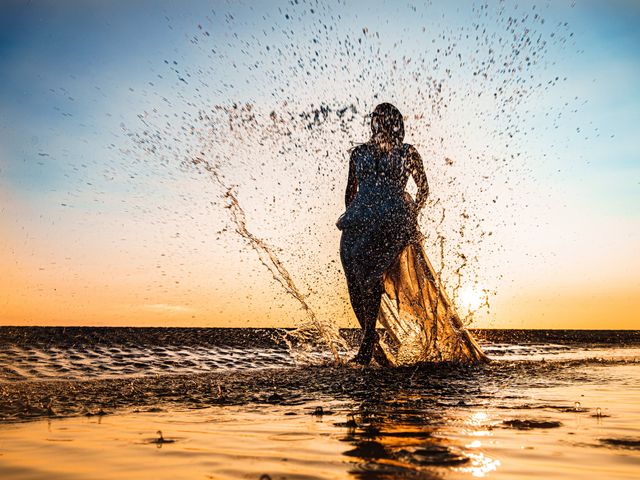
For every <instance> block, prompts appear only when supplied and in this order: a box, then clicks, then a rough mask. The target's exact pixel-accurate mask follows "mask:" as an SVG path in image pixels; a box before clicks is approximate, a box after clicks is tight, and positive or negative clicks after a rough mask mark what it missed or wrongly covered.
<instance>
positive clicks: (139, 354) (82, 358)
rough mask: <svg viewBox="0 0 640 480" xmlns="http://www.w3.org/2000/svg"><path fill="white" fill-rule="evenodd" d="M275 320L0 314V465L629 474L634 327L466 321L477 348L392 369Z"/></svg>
mask: <svg viewBox="0 0 640 480" xmlns="http://www.w3.org/2000/svg"><path fill="white" fill-rule="evenodd" d="M281 333H282V332H275V331H257V330H234V331H224V330H206V329H200V330H198V329H93V330H92V329H75V330H74V329H67V330H55V329H40V330H37V329H10V328H4V329H0V336H1V338H2V343H1V344H0V368H1V369H2V370H1V371H2V374H1V380H2V383H0V418H1V420H2V421H3V424H2V425H0V476H1V477H2V478H16V479H27V478H29V479H32V478H48V479H49V478H104V479H111V478H154V479H162V478H255V479H259V478H261V476H263V475H268V476H269V477H263V479H266V478H272V479H277V478H289V479H291V478H363V479H370V478H371V479H373V478H474V477H487V478H505V479H507V478H508V479H511V478H525V477H526V478H539V477H543V476H544V477H548V478H578V477H588V478H614V479H615V478H637V471H638V468H639V467H640V400H639V398H640V375H639V369H638V367H639V366H640V348H639V347H640V342H638V333H637V332H557V331H556V332H543V331H538V332H515V331H494V332H490V331H479V332H476V334H477V335H478V336H479V337H480V338H481V339H482V342H483V345H484V347H485V350H486V351H487V353H489V355H490V356H491V357H492V358H493V359H494V361H493V362H491V363H490V364H488V365H482V366H476V367H456V366H451V365H449V366H447V365H430V366H427V365H423V366H419V367H413V368H406V369H393V370H384V369H380V368H377V367H371V368H352V367H344V366H334V365H332V364H331V363H330V362H328V360H329V358H328V357H327V356H326V355H324V356H323V354H322V352H319V351H316V352H311V353H307V355H305V356H304V357H301V356H300V355H297V354H291V353H290V351H289V350H288V349H287V348H286V346H285V345H283V344H282V342H280V341H278V339H279V338H281V337H280V335H281ZM344 334H345V336H346V337H347V338H351V337H352V336H353V332H345V333H344ZM88 345H90V346H88ZM243 345H247V346H243ZM348 354H349V353H348V352H345V355H348ZM158 431H161V432H162V439H163V440H160V434H159V433H158Z"/></svg>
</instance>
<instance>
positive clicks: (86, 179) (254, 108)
mask: <svg viewBox="0 0 640 480" xmlns="http://www.w3.org/2000/svg"><path fill="white" fill-rule="evenodd" d="M58 8H59V11H58V10H56V11H55V12H53V13H52V14H51V15H39V16H38V18H32V19H29V18H27V17H28V16H27V17H25V18H26V20H24V22H25V23H24V24H23V23H19V22H18V23H16V25H15V26H14V27H12V28H11V29H8V30H7V32H6V36H7V37H8V38H11V39H13V41H12V42H9V43H7V45H8V46H7V48H6V49H5V50H3V55H4V58H5V60H4V62H5V66H6V68H5V72H7V73H6V75H3V76H2V78H0V100H1V101H2V104H3V115H2V118H0V265H1V266H2V275H0V324H2V325H157V326H169V325H179V326H192V325H193V326H200V325H204V326H238V327H259V326H276V327H277V326H295V325H297V324H299V323H300V322H301V321H303V320H304V315H303V312H302V311H301V310H300V308H299V306H298V305H297V304H296V302H295V300H293V299H292V298H289V297H287V296H286V294H285V293H284V292H283V290H282V288H281V286H280V285H278V283H277V282H276V281H275V280H274V279H273V278H272V277H271V275H270V274H269V273H268V272H267V271H266V270H265V268H264V267H263V265H261V264H260V262H259V261H258V258H257V256H256V254H255V252H253V251H251V250H250V248H249V247H248V246H247V244H246V243H245V242H244V241H243V240H242V239H241V238H240V237H239V236H238V235H237V234H236V233H235V232H234V228H235V227H234V225H233V223H232V222H231V221H230V217H229V211H228V210H227V209H226V208H225V201H224V198H223V194H224V191H223V190H222V189H221V188H220V186H219V185H217V184H216V183H215V182H212V181H211V179H210V177H209V176H208V174H207V172H204V171H203V170H202V168H201V167H200V168H199V169H198V168H185V167H184V164H183V162H184V161H185V159H186V161H187V162H188V161H189V160H190V159H193V158H195V157H199V156H203V157H205V158H206V159H207V160H208V161H209V162H211V165H215V169H216V172H217V173H218V174H220V175H221V176H222V178H224V181H225V182H226V183H227V184H228V185H229V186H232V187H234V188H235V190H236V191H237V194H238V198H239V199H240V202H241V204H242V205H243V207H244V209H245V210H246V213H247V222H248V227H249V229H250V230H251V232H253V233H254V234H256V235H257V236H258V237H260V238H262V239H264V240H265V241H266V242H267V243H268V244H269V245H271V246H272V247H273V248H274V250H275V251H276V252H277V254H278V256H279V258H281V260H282V261H283V264H284V265H285V266H286V268H287V269H288V270H289V271H290V273H291V275H292V277H293V279H294V280H295V282H296V284H297V285H298V287H299V288H300V290H301V291H302V292H304V293H305V294H306V295H307V300H308V302H309V304H310V306H311V307H312V308H313V309H314V310H315V311H316V313H317V315H318V317H319V318H321V319H324V320H325V321H329V322H336V323H338V324H340V325H343V326H355V320H354V317H353V314H352V312H351V309H350V306H349V303H348V299H347V292H346V283H345V280H344V278H343V273H342V270H341V266H340V260H339V255H338V245H339V232H338V230H337V229H336V228H335V226H334V223H335V221H336V219H337V217H338V216H339V215H340V214H341V213H342V210H343V205H342V204H343V198H344V197H343V189H344V186H345V183H346V175H347V155H348V154H347V150H348V149H349V148H350V147H351V146H353V145H354V144H355V143H358V142H363V141H366V139H367V137H368V130H367V118H366V114H367V113H368V112H369V111H371V110H372V109H373V108H374V106H375V105H376V103H378V102H380V101H383V100H384V101H391V102H393V103H394V104H396V105H397V106H398V107H399V109H400V110H401V111H402V112H403V114H404V115H405V119H406V127H407V128H406V129H407V137H406V141H408V142H410V143H412V144H414V145H415V146H416V147H417V148H418V150H419V152H420V153H421V154H422V157H423V161H424V165H425V169H426V172H427V176H428V179H429V183H430V186H431V193H430V198H429V203H428V205H427V206H426V208H425V210H424V212H423V216H422V219H421V228H422V231H423V232H424V234H425V248H426V251H427V253H428V255H429V257H430V259H431V261H432V263H433V264H434V265H441V260H442V265H443V268H442V278H443V281H444V282H445V285H446V286H447V289H448V291H449V292H450V293H453V292H454V286H455V285H456V282H457V279H456V274H455V272H456V270H457V269H459V268H460V267H462V269H461V270H460V271H461V277H460V282H461V288H460V290H459V291H460V292H462V293H463V294H461V295H460V297H459V298H456V302H457V304H458V305H459V307H460V311H461V313H462V315H463V316H464V315H465V313H466V312H465V309H464V305H465V303H467V302H468V301H471V303H477V299H478V298H479V297H480V296H481V295H483V294H484V293H483V292H487V293H486V294H487V295H488V299H489V303H490V305H491V307H490V309H489V310H488V311H487V310H486V309H483V310H481V311H479V312H477V314H476V315H475V316H474V318H473V323H472V326H474V327H495V328H607V329H609V328H611V329H616V328H629V329H635V328H640V276H639V275H638V273H637V272H638V271H640V255H638V254H637V250H638V245H640V209H639V206H640V197H639V196H638V195H639V190H638V183H637V179H638V178H640V177H639V174H640V150H639V148H638V142H637V139H638V138H640V130H639V128H640V127H639V125H640V117H639V116H638V115H639V114H638V112H640V94H639V93H638V89H637V78H638V75H639V74H640V56H639V55H638V50H637V45H638V29H637V25H636V24H635V23H634V20H633V19H634V18H637V13H638V12H637V8H636V7H634V6H633V5H632V4H629V5H626V4H620V5H617V6H616V7H611V6H604V5H596V4H589V5H586V4H585V5H578V6H575V8H573V7H572V8H569V7H567V6H561V5H556V4H547V5H546V6H544V7H543V6H540V7H539V8H538V10H536V11H537V12H538V13H539V15H536V16H535V17H534V16H530V15H526V14H524V12H523V11H522V10H520V9H518V8H516V6H515V4H514V5H510V4H509V5H503V8H504V11H502V10H500V9H491V8H489V9H487V10H486V11H485V14H486V15H485V16H482V15H480V14H478V12H475V11H473V10H471V9H470V10H468V11H467V10H466V9H465V8H462V7H460V8H458V7H456V8H451V6H450V5H448V4H447V3H445V2H441V3H439V2H435V3H434V4H433V5H431V6H430V7H429V8H428V9H427V8H425V9H423V10H420V9H418V10H413V9H410V8H405V7H403V6H398V7H397V11H395V10H394V12H393V15H388V14H387V13H385V12H378V11H375V9H373V10H367V11H365V12H363V11H361V10H359V9H358V8H355V7H353V6H351V5H347V6H344V8H343V11H341V12H340V15H339V16H338V15H337V12H332V11H331V8H329V9H328V10H327V12H328V13H327V12H325V11H324V10H323V11H322V12H319V13H318V15H319V16H318V19H316V20H314V19H313V18H311V17H305V16H303V15H301V16H299V17H298V16H296V15H292V16H291V18H289V20H288V21H287V23H286V25H284V24H281V23H280V22H282V21H283V20H282V19H280V18H279V17H278V18H272V17H270V16H269V15H270V12H268V11H260V8H262V7H260V8H258V7H256V9H255V10H254V9H251V8H248V7H246V6H243V5H232V6H228V7H225V8H228V9H230V10H229V12H226V11H225V12H222V11H221V12H218V16H213V17H211V18H209V16H207V15H209V12H208V11H207V13H206V15H204V14H202V15H200V14H201V13H202V12H199V11H196V10H197V9H196V7H195V6H192V7H190V8H193V9H195V10H194V11H192V12H190V14H189V15H186V14H185V15H183V14H182V13H183V10H182V9H183V8H186V7H184V6H181V7H180V11H179V12H178V11H176V12H173V13H175V15H169V14H167V15H168V17H171V18H172V19H173V20H172V22H173V23H171V25H170V27H171V28H168V26H167V20H166V18H165V14H164V13H163V14H162V15H161V14H160V13H158V12H143V13H144V18H141V17H139V16H140V15H143V13H141V12H140V11H128V10H127V8H128V7H125V6H122V7H121V8H117V9H116V8H108V7H104V6H101V5H94V6H91V5H89V6H87V7H86V8H87V9H88V10H87V11H85V10H78V11H75V10H74V11H73V12H72V11H70V10H68V8H70V7H68V6H65V5H61V6H60V7H58ZM93 8H96V9H98V10H99V12H100V14H99V15H97V14H96V12H94V11H93V10H91V9H93ZM167 8H168V7H167ZM176 8H178V7H176ZM220 8H221V9H222V7H220ZM288 8H289V7H288ZM291 8H298V7H295V6H291ZM300 8H302V7H300ZM394 8H395V7H394ZM510 9H511V10H513V11H511V10H510ZM54 10H55V9H54ZM98 10H96V11H98ZM231 10H233V12H232V11H231ZM236 10H238V11H236ZM227 13H228V14H229V15H227ZM73 15H75V16H73ZM323 15H329V16H330V21H329V23H331V24H332V30H331V32H328V31H327V30H326V29H324V27H323V25H326V23H327V22H328V20H327V18H329V17H327V18H324V17H323ZM478 15H480V16H478ZM85 17H86V18H85ZM168 17H167V18H168ZM201 17H202V18H203V19H206V22H205V20H202V22H205V26H206V28H208V29H210V30H211V32H212V34H211V35H205V31H206V32H208V31H209V30H206V29H203V28H199V27H198V25H199V20H198V21H195V20H194V18H196V19H200V18H201ZM391 17H392V18H393V19H394V21H389V18H391ZM21 18H22V17H21ZM96 18H100V19H103V18H104V19H106V20H105V21H100V22H98V23H96V21H95V19H96ZM314 18H315V17H314ZM512 18H518V19H522V20H521V23H517V22H516V23H517V26H516V27H513V23H512V21H511V20H510V19H512ZM541 18H546V19H547V21H546V22H541V21H540V19H541ZM80 20H82V21H80ZM207 22H209V23H210V25H209V23H207ZM323 22H324V23H323ZM476 22H479V24H480V25H482V27H483V28H480V29H479V30H478V31H483V29H484V31H485V36H484V37H477V38H476V37H475V35H476V33H474V32H476V30H474V27H473V25H474V24H475V23H476ZM141 24H144V25H145V29H147V30H145V32H143V33H144V35H143V36H141V31H140V28H141V27H140V25H141ZM114 25H116V26H117V29H116V30H113V28H115V27H113V26H114ZM364 27H366V28H364ZM512 28H514V29H515V28H517V29H518V31H517V32H516V31H515V30H514V31H513V32H511V31H510V30H509V29H512ZM520 29H521V30H520ZM256 31H261V32H262V31H264V32H271V33H268V34H267V33H264V38H262V37H260V38H257V37H256V36H255V32H256ZM291 32H293V33H291ZM504 32H508V33H507V34H505V33H504ZM525 32H526V33H525ZM291 35H293V37H291ZM504 35H506V37H504V38H503V36H504ZM527 35H530V36H531V38H533V39H534V40H535V39H536V38H540V39H543V40H544V42H543V43H544V45H545V47H544V48H539V49H538V50H536V48H538V47H537V45H538V46H539V45H540V42H536V41H533V42H528V41H526V38H527ZM406 36H410V37H411V38H414V39H415V41H412V42H403V41H401V40H402V39H403V38H405V37H406ZM290 37H291V38H295V42H293V43H292V40H291V39H290ZM51 38H54V39H57V41H58V43H55V42H53V43H52V42H50V40H49V39H51ZM78 39H82V42H79V41H78ZM194 39H197V40H194ZM514 42H515V43H514ZM518 42H521V43H518ZM318 45H321V47H319V46H318ZM514 45H515V46H514ZM267 47H269V48H267ZM212 51H213V52H215V54H213V53H212ZM96 52H99V53H100V58H103V59H104V61H102V62H98V63H96V62H95V58H96ZM534 53H535V55H537V57H536V58H538V59H540V60H539V61H537V60H535V59H534V60H532V59H533V58H534ZM527 59H528V60H527ZM505 65H507V66H508V68H507V67H505ZM320 105H322V106H323V108H324V110H322V109H319V106H320ZM323 112H324V113H323ZM327 112H328V113H327ZM441 237H442V238H444V239H445V244H444V251H443V253H444V258H443V259H441V258H440V250H439V247H438V245H439V241H440V240H439V239H440V238H441ZM465 259H466V260H465ZM469 299H471V300H469Z"/></svg>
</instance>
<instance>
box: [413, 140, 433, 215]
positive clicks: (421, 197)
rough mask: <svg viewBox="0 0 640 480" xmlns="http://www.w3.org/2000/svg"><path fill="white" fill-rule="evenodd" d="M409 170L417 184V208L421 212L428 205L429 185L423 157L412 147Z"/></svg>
mask: <svg viewBox="0 0 640 480" xmlns="http://www.w3.org/2000/svg"><path fill="white" fill-rule="evenodd" d="M408 155H409V158H408V160H409V168H410V172H411V175H412V176H413V181H414V182H416V186H417V187H418V192H417V193H416V207H417V208H418V210H421V209H422V207H424V204H425V203H427V196H428V195H429V183H428V182H427V175H426V174H425V173H424V165H423V164H422V157H421V156H420V154H419V153H418V150H416V148H415V147H414V146H413V145H412V146H410V147H409V152H408Z"/></svg>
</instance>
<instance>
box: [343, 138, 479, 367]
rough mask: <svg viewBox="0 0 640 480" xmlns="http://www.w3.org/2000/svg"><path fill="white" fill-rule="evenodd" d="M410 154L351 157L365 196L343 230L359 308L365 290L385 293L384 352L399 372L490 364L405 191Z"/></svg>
mask: <svg viewBox="0 0 640 480" xmlns="http://www.w3.org/2000/svg"><path fill="white" fill-rule="evenodd" d="M409 148H410V146H409V145H408V144H404V145H402V146H401V147H396V148H394V149H392V150H391V152H388V153H385V154H382V153H381V152H380V151H379V150H377V149H376V147H373V146H372V145H370V144H364V145H360V146H358V147H356V149H355V150H354V151H353V153H352V159H353V161H354V167H355V175H356V179H357V185H358V191H357V193H356V195H355V198H354V199H353V200H352V202H351V203H350V204H349V206H348V208H347V210H346V211H345V213H344V214H343V215H342V216H341V217H340V219H339V220H338V223H337V226H338V228H340V229H341V230H342V237H341V241H340V257H341V260H342V265H343V268H344V271H345V276H346V278H347V284H348V286H349V294H350V296H351V299H352V305H353V306H354V309H355V308H356V303H357V302H356V301H354V300H356V297H357V296H358V294H359V292H361V291H363V290H367V289H369V290H370V289H372V288H373V289H375V288H377V289H378V291H381V292H382V298H381V301H380V306H379V310H378V314H377V324H378V325H379V328H382V329H383V330H384V331H383V333H382V335H381V336H380V339H379V346H377V348H378V349H380V348H381V349H382V350H383V352H384V354H385V356H386V357H387V359H388V360H389V362H390V363H391V364H393V365H396V366H399V365H411V364H416V363H419V362H443V361H447V362H475V361H481V360H486V358H487V357H486V356H485V355H484V353H483V352H482V350H481V349H480V347H479V346H478V344H477V343H476V342H475V340H474V339H473V337H472V336H471V335H470V333H469V332H468V331H467V330H466V329H465V328H464V325H463V323H462V321H461V320H460V317H459V316H458V315H457V313H456V311H455V307H454V305H453V303H452V302H451V301H450V299H449V298H448V297H447V295H446V293H445V291H444V289H443V287H442V284H441V283H440V281H439V278H438V275H437V274H436V272H435V270H434V269H433V267H432V266H431V263H430V262H429V260H428V258H427V255H426V253H425V251H424V248H423V246H422V235H421V234H420V231H419V228H418V223H417V218H416V209H415V208H414V205H413V203H414V202H413V199H412V198H411V197H410V195H409V194H408V193H406V191H405V189H406V185H407V182H408V179H409V176H410V171H409V169H408V168H407V166H406V157H407V152H408V149H409ZM356 313H357V312H356Z"/></svg>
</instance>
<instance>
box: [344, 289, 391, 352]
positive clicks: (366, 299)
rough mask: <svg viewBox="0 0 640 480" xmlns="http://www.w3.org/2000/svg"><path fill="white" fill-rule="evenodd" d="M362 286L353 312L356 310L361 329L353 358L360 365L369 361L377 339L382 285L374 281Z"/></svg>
mask: <svg viewBox="0 0 640 480" xmlns="http://www.w3.org/2000/svg"><path fill="white" fill-rule="evenodd" d="M363 287H364V288H362V289H361V292H360V295H359V298H358V299H357V301H356V303H357V304H358V307H357V309H356V306H355V305H354V312H356V316H357V317H358V321H359V323H360V325H361V326H362V330H363V336H362V343H361V344H360V349H359V350H358V354H357V355H356V357H355V359H354V360H355V361H356V362H357V363H360V364H362V365H368V364H369V363H371V357H372V356H373V351H374V348H375V347H376V344H377V341H378V335H377V333H376V321H377V319H378V312H379V310H380V299H381V298H382V292H383V287H382V282H375V283H374V284H373V285H368V286H363ZM352 305H353V300H352Z"/></svg>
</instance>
